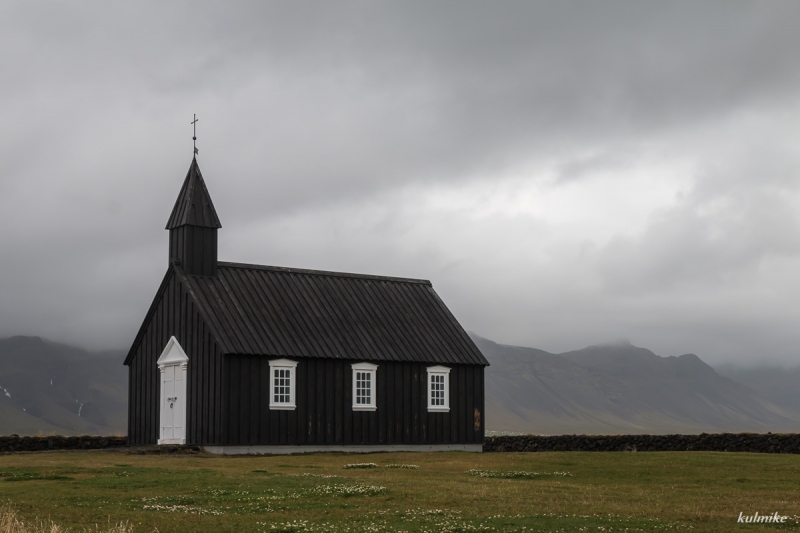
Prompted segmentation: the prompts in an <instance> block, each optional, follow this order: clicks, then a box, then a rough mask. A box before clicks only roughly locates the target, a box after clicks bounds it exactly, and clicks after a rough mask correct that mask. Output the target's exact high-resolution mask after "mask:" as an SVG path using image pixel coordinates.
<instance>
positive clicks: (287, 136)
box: [0, 2, 800, 364]
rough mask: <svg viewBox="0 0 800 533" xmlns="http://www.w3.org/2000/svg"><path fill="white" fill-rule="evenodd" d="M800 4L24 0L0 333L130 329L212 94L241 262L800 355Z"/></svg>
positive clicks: (549, 342) (81, 335)
mask: <svg viewBox="0 0 800 533" xmlns="http://www.w3.org/2000/svg"><path fill="white" fill-rule="evenodd" d="M798 17H800V5H798V4H797V3H796V2H759V3H744V2H742V3H731V2H719V3H713V2H708V3H702V4H697V3H695V2H685V3H675V2H671V3H662V4H653V3H648V4H632V3H630V2H619V3H617V2H603V3H597V4H587V3H585V2H583V3H581V2H575V3H571V2H558V3H554V2H541V3H530V2H529V3H522V2H519V3H517V2H508V3H500V4H498V3H493V4H485V3H469V2H443V3H436V4H430V3H422V2H404V3H401V4H394V5H390V4H385V3H371V4H364V3H338V4H330V3H322V2H320V3H285V2H269V3H266V2H252V3H244V2H242V3H234V4H230V3H229V4H224V5H223V4H217V5H213V4H204V5H197V4H189V3H184V4H179V3H170V4H168V5H166V6H165V5H162V4H158V3H152V4H146V3H135V4H131V5H115V6H111V5H98V4H88V3H87V4H68V5H65V4H56V3H54V4H49V5H48V4H30V3H22V2H19V3H6V4H4V5H3V7H0V50H2V52H0V80H2V83H0V116H2V117H3V119H4V120H3V126H2V128H0V162H1V163H2V164H0V224H2V225H3V227H4V228H5V230H4V231H3V232H2V233H0V336H7V335H14V334H31V335H42V336H46V337H49V338H53V339H55V340H61V341H66V342H73V343H77V344H80V345H83V346H87V347H91V348H112V347H116V348H124V347H126V346H127V345H129V343H130V342H131V340H132V339H133V336H134V335H135V332H136V330H137V329H138V327H139V324H140V323H141V320H142V318H143V316H144V313H145V311H146V308H147V306H148V305H149V302H150V299H151V298H152V296H153V294H154V292H155V289H156V287H157V285H158V282H159V281H160V278H161V276H162V275H163V272H164V269H165V267H166V259H167V255H166V244H167V234H166V232H165V231H164V230H163V227H164V224H165V222H166V219H167V217H168V215H169V212H170V210H171V207H172V204H173V202H174V200H175V197H176V196H177V193H178V190H179V188H180V184H181V181H182V179H183V177H184V175H185V172H186V170H187V168H188V165H189V162H190V158H191V126H190V125H189V122H190V121H191V117H192V114H193V113H197V114H198V116H199V118H200V122H199V123H198V147H199V148H200V157H199V162H200V165H201V168H202V170H203V173H204V175H205V177H206V181H207V184H208V187H209V189H210V192H211V195H212V198H213V199H214V202H215V205H216V207H217V211H218V213H219V216H220V219H221V221H222V224H223V228H222V230H221V232H220V257H221V258H222V259H225V260H232V261H246V262H254V263H266V264H274V265H283V266H297V267H305V268H321V269H328V270H347V271H356V272H367V273H375V274H388V275H399V276H415V277H423V278H428V279H431V280H432V281H433V283H434V286H435V288H436V289H437V291H438V292H439V293H440V295H441V296H442V297H443V299H444V300H445V301H446V302H447V303H448V305H449V306H450V307H451V308H452V310H453V312H454V313H455V314H456V316H457V317H458V318H459V319H460V320H461V321H462V323H463V325H464V326H465V327H466V328H468V329H470V330H472V331H475V332H476V333H478V334H480V335H483V336H485V337H489V338H491V339H493V340H496V341H498V342H501V343H510V344H511V343H513V344H523V345H528V346H535V347H539V348H543V349H547V350H551V351H562V350H569V349H576V348H580V347H582V346H584V345H586V344H590V343H597V342H603V341H606V340H609V339H613V338H619V337H625V338H628V339H630V340H631V341H632V342H633V343H634V344H637V345H640V346H646V347H649V348H651V349H653V350H654V351H656V352H657V353H660V354H662V355H677V354H681V353H686V352H695V353H697V354H698V355H700V356H701V357H702V358H703V359H705V360H707V361H710V362H722V361H729V362H737V363H751V364H755V363H760V362H770V363H781V364H796V363H797V362H798V359H797V356H796V351H797V350H798V347H800V333H797V330H798V328H797V327H796V326H795V324H797V322H798V320H800V311H798V310H796V308H797V305H796V304H795V302H796V301H797V300H798V297H800V283H798V282H797V281H795V279H796V275H795V273H796V272H798V267H799V266H800V216H798V212H799V211H798V208H799V207H800V192H799V191H798V187H799V186H800V179H798V178H800V176H798V171H800V150H798V145H797V142H796V139H797V138H800V136H799V135H798V134H799V133H800V131H798V130H800V126H798V125H799V124H800V120H798V119H800V105H798V104H800V97H799V96H798V95H800V57H798V55H797V53H796V50H797V49H798V48H800V36H799V35H798V32H797V31H796V28H795V27H794V26H795V24H794V22H795V21H797V20H798Z"/></svg>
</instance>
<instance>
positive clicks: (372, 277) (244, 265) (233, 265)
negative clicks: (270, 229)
mask: <svg viewBox="0 0 800 533" xmlns="http://www.w3.org/2000/svg"><path fill="white" fill-rule="evenodd" d="M217 266H218V267H219V268H242V269H248V270H267V271H270V272H282V273H285V274H302V275H306V276H326V277H332V278H350V279H367V280H375V281H390V282H394V283H412V284H416V285H427V286H429V287H432V286H433V284H432V283H431V282H430V281H429V280H427V279H417V278H399V277H395V276H376V275H374V274H356V273H352V272H333V271H329V270H311V269H308V268H291V267H279V266H270V265H254V264H250V263H231V262H227V261H220V262H219V263H218V264H217Z"/></svg>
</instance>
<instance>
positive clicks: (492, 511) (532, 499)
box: [0, 451, 800, 533]
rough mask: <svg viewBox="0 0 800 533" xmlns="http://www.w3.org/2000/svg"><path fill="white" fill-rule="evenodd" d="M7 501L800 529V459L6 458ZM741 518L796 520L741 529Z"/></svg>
mask: <svg viewBox="0 0 800 533" xmlns="http://www.w3.org/2000/svg"><path fill="white" fill-rule="evenodd" d="M355 463H373V464H375V465H377V466H370V467H364V468H356V467H351V468H344V467H345V466H347V465H352V464H355ZM401 465H404V466H406V467H405V468H404V467H401ZM413 466H417V467H418V468H413ZM470 471H472V472H470ZM0 499H1V500H3V501H5V502H7V503H8V504H10V505H11V507H12V508H13V509H14V510H15V511H16V513H17V516H18V517H19V518H21V519H22V520H24V521H27V522H33V521H35V520H36V519H37V518H39V519H50V520H52V521H53V522H55V523H56V524H59V525H60V526H62V527H63V528H69V529H71V530H73V531H83V530H84V529H86V528H92V529H99V530H101V531H102V530H104V529H106V530H107V529H109V528H110V526H112V525H114V524H117V523H119V522H125V521H127V522H129V524H130V525H132V527H133V531H139V532H151V531H154V530H156V529H157V530H158V531H159V532H160V533H169V532H194V531H196V532H214V533H218V532H259V531H263V532H305V531H315V532H333V531H341V532H348V533H357V532H380V531H408V532H423V531H429V532H434V531H435V532H439V531H453V532H455V531H525V532H529V531H558V532H561V531H563V532H570V531H575V532H604V533H608V532H614V531H617V532H623V531H628V532H633V531H677V530H691V531H696V532H706V531H720V532H727V531H775V530H800V523H799V522H798V515H800V456H789V455H768V454H735V453H705V452H685V453H684V452H671V453H580V452H564V453H538V454H534V453H494V454H468V453H428V454H423V453H385V454H370V455H345V454H318V455H299V456H274V457H218V456H210V455H192V456H160V455H134V454H129V453H124V452H107V451H96V452H56V453H36V454H16V455H4V456H0ZM740 512H743V513H744V514H745V515H752V514H754V513H755V512H758V513H759V514H760V515H765V514H772V513H775V512H778V513H779V514H781V515H788V516H789V517H790V518H789V519H788V521H787V522H786V523H784V524H769V525H765V524H737V518H738V516H739V513H740Z"/></svg>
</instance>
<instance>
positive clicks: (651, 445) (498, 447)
mask: <svg viewBox="0 0 800 533" xmlns="http://www.w3.org/2000/svg"><path fill="white" fill-rule="evenodd" d="M483 451H484V452H560V451H580V452H626V451H629V452H635V451H639V452H671V451H708V452H758V453H800V434H798V433H766V434H764V433H712V434H707V433H702V434H700V435H557V436H537V435H519V436H505V437H487V438H486V441H485V442H484V445H483Z"/></svg>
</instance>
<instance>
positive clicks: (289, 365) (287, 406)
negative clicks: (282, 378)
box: [269, 359, 297, 411]
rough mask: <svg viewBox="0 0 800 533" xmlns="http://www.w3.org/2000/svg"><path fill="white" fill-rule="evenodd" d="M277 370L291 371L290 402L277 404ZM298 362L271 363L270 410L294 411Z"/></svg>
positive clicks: (281, 361)
mask: <svg viewBox="0 0 800 533" xmlns="http://www.w3.org/2000/svg"><path fill="white" fill-rule="evenodd" d="M275 370H291V372H290V373H289V402H288V403H275ZM296 377H297V361H290V360H288V359H275V360H273V361H270V362H269V408H270V410H273V411H274V410H278V411H280V410H284V411H292V410H294V409H295V396H296V392H297V391H296V386H297V379H296Z"/></svg>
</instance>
